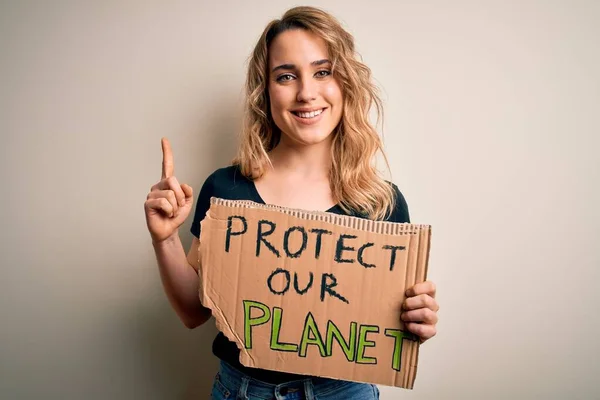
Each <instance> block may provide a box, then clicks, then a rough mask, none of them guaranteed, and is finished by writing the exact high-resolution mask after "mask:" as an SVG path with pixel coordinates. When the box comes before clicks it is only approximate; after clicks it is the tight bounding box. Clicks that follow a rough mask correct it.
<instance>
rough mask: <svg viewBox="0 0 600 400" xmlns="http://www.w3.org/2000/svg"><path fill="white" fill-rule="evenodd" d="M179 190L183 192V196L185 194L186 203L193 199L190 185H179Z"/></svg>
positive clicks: (192, 190)
mask: <svg viewBox="0 0 600 400" xmlns="http://www.w3.org/2000/svg"><path fill="white" fill-rule="evenodd" d="M181 190H183V194H185V200H186V201H187V200H189V199H193V198H194V189H192V187H191V186H190V185H188V184H185V183H184V184H183V185H181Z"/></svg>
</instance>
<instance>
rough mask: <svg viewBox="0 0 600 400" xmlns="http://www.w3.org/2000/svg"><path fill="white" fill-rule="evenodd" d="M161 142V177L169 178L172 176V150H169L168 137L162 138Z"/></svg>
mask: <svg viewBox="0 0 600 400" xmlns="http://www.w3.org/2000/svg"><path fill="white" fill-rule="evenodd" d="M160 143H161V144H162V153H163V160H162V179H165V178H170V177H172V176H173V169H174V168H175V167H174V166H173V152H172V151H171V143H169V139H167V138H162V139H161V140H160Z"/></svg>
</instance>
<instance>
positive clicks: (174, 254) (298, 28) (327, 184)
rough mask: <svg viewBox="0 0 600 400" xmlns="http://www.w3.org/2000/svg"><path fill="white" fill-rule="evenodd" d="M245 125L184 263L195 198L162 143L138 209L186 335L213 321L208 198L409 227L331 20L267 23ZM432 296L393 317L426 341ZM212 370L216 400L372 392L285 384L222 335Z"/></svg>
mask: <svg viewBox="0 0 600 400" xmlns="http://www.w3.org/2000/svg"><path fill="white" fill-rule="evenodd" d="M246 95H247V103H246V115H245V126H244V131H243V135H242V140H241V144H240V148H239V151H238V155H237V157H236V159H235V160H234V163H233V165H232V166H229V167H226V168H221V169H219V170H217V171H215V172H214V173H213V174H211V175H210V176H209V177H208V179H207V180H206V181H205V183H204V185H203V187H202V189H201V191H200V194H199V197H198V202H197V205H196V211H195V217H194V221H193V224H192V227H191V231H192V233H193V234H194V240H193V243H192V245H191V247H190V250H189V253H188V256H187V258H186V255H185V253H184V250H183V248H182V245H181V241H180V239H179V235H178V228H179V227H180V226H181V224H182V223H183V222H184V221H185V219H186V217H187V216H188V215H189V213H190V211H191V209H192V205H193V200H194V197H193V191H192V188H191V187H190V186H188V185H185V184H182V185H180V184H179V182H178V181H177V179H176V178H175V177H174V176H173V156H172V153H171V149H170V146H169V142H168V141H167V140H166V139H163V141H162V146H163V173H162V178H161V180H160V182H158V183H157V184H156V185H154V186H153V187H152V189H151V191H150V194H149V195H148V198H147V200H146V203H145V210H146V220H147V224H148V229H149V231H150V234H151V237H152V241H153V245H154V249H155V252H156V257H157V260H158V264H159V268H160V273H161V278H162V281H163V285H164V288H165V291H166V294H167V296H168V298H169V300H170V302H171V304H172V306H173V308H174V309H175V311H176V312H177V314H178V315H179V317H180V318H181V320H182V321H183V323H184V324H185V325H186V326H187V327H189V328H195V327H197V326H199V325H202V324H203V323H204V322H206V321H207V320H208V319H209V317H210V315H211V314H210V310H208V309H207V308H204V307H203V306H202V304H201V303H200V301H199V298H198V276H197V270H198V267H199V266H198V264H197V254H196V251H197V250H196V249H197V248H198V245H199V240H198V237H199V235H200V221H201V220H202V218H203V217H204V215H205V214H206V211H207V210H208V208H209V206H210V197H211V196H216V197H221V198H228V199H234V200H252V201H255V202H259V203H267V204H277V205H280V206H286V207H292V208H300V209H307V210H321V211H323V210H326V211H328V212H331V213H338V214H350V215H355V216H359V217H363V218H371V219H385V220H388V221H394V222H409V214H408V208H407V205H406V202H405V200H404V197H403V196H402V194H401V193H400V191H399V190H398V188H397V187H396V186H395V185H393V184H391V183H389V182H386V181H385V180H383V179H382V178H381V177H380V176H379V175H378V174H377V172H376V170H375V168H374V166H373V164H372V162H373V158H374V156H375V154H376V153H377V151H382V146H381V141H380V138H379V136H378V134H377V132H376V131H375V129H374V128H373V127H372V125H371V124H370V123H369V120H368V113H369V109H370V107H371V105H372V104H373V103H374V104H375V105H376V106H377V110H378V111H380V110H381V106H380V100H379V98H378V97H377V95H376V92H375V88H374V87H373V85H372V83H371V81H370V70H369V69H368V68H367V67H366V66H365V65H363V64H362V63H361V62H360V61H358V59H357V58H356V54H355V51H354V43H353V38H352V36H351V35H350V34H349V33H347V32H346V31H345V30H344V29H343V28H342V27H341V26H340V24H339V23H338V21H337V20H336V19H335V18H333V17H332V16H331V15H329V14H327V13H325V12H323V11H321V10H319V9H315V8H311V7H297V8H293V9H291V10H289V11H287V12H286V13H285V14H284V16H283V17H282V19H281V20H275V21H272V22H271V23H269V25H268V26H267V27H266V29H265V31H264V32H263V34H262V36H261V38H260V40H259V41H258V44H257V45H256V48H255V49H254V52H253V55H252V57H251V59H250V63H249V68H248V75H247V82H246ZM434 297H435V287H434V285H433V283H431V282H424V283H420V284H417V285H415V286H414V287H412V288H409V289H408V291H407V299H406V301H405V303H404V304H403V309H404V311H403V312H402V314H401V315H399V317H400V318H402V320H403V321H404V322H405V323H406V327H407V329H408V330H409V331H411V332H413V333H414V334H416V335H417V336H419V337H420V338H421V341H425V340H427V339H429V338H431V337H432V336H434V335H435V333H436V331H435V326H436V323H437V310H438V305H437V303H436V301H435V298H434ZM213 352H214V354H215V355H216V356H217V357H219V358H220V359H221V369H220V371H219V373H218V374H217V377H216V379H215V382H214V385H213V391H212V396H213V398H215V399H226V398H240V399H273V398H277V399H314V398H318V399H322V400H326V399H350V398H352V399H374V398H378V397H379V394H378V393H379V392H378V390H377V387H376V386H375V385H368V384H362V383H355V382H346V381H340V380H333V379H325V378H316V377H308V376H299V375H292V374H287V373H281V372H273V371H266V370H261V369H256V368H247V367H244V366H242V365H241V364H240V363H239V361H238V357H239V350H238V349H237V347H236V345H235V344H234V343H233V342H230V341H229V340H228V339H227V338H226V337H225V336H224V335H223V334H222V333H219V335H218V336H217V337H216V339H215V341H214V343H213Z"/></svg>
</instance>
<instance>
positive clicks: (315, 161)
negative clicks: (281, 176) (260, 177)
mask: <svg viewBox="0 0 600 400" xmlns="http://www.w3.org/2000/svg"><path fill="white" fill-rule="evenodd" d="M332 145H333V142H332V140H331V138H329V139H328V140H325V141H323V142H321V143H317V144H313V145H308V146H302V145H297V144H293V143H289V142H288V141H287V140H285V138H284V137H282V138H281V141H280V142H279V144H278V145H277V147H275V148H274V149H273V150H272V151H271V153H270V157H271V162H272V164H273V168H274V169H275V170H277V171H279V172H283V173H285V174H294V175H296V176H299V177H300V176H301V177H304V178H318V177H323V178H327V179H329V171H330V169H331V146H332Z"/></svg>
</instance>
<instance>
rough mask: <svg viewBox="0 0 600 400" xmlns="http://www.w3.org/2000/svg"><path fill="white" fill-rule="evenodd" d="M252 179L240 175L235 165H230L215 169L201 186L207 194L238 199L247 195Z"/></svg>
mask: <svg viewBox="0 0 600 400" xmlns="http://www.w3.org/2000/svg"><path fill="white" fill-rule="evenodd" d="M251 185H252V181H250V180H249V179H248V178H247V177H245V176H244V175H242V172H241V170H240V168H239V167H238V166H237V165H230V166H227V167H222V168H219V169H217V170H215V171H214V172H213V173H212V174H210V175H209V176H208V177H207V178H206V180H205V181H204V184H203V186H202V191H203V192H205V193H206V195H207V196H210V197H212V196H214V197H221V198H224V199H231V200H238V199H243V198H244V197H247V196H248V193H249V191H250V190H251V188H252V186H251Z"/></svg>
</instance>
